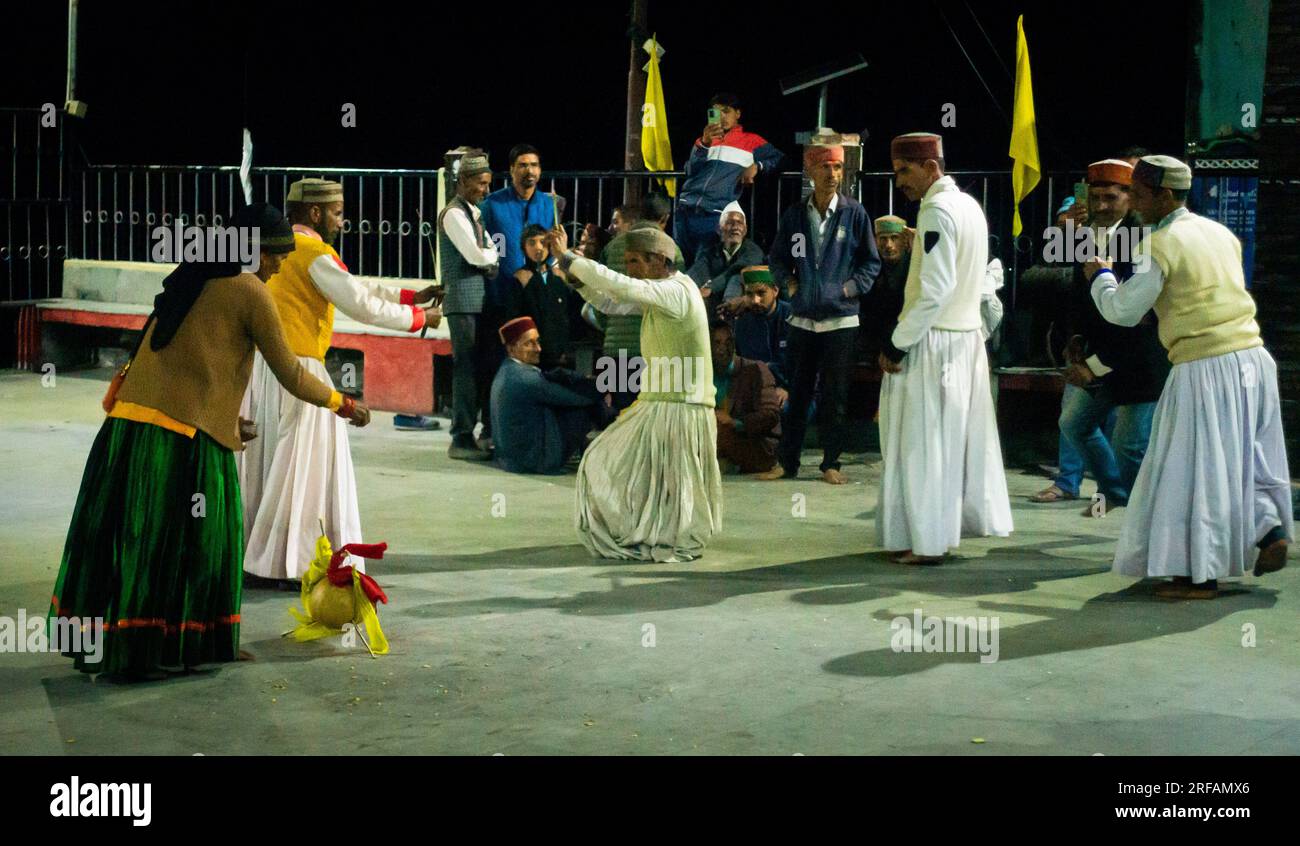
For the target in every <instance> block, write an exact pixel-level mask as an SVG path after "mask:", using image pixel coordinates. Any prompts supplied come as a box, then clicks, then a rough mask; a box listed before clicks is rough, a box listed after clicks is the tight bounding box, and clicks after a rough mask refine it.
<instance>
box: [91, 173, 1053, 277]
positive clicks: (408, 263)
mask: <svg viewBox="0 0 1300 846" xmlns="http://www.w3.org/2000/svg"><path fill="white" fill-rule="evenodd" d="M952 175H953V176H954V178H956V179H957V181H958V183H959V184H960V185H961V186H962V188H963V189H964V190H966V191H968V192H969V193H971V194H972V195H973V196H974V197H975V198H976V199H977V200H979V201H980V202H981V203H982V204H983V206H984V208H985V211H986V213H987V214H988V216H989V231H990V248H991V250H992V254H993V255H997V256H999V257H1000V258H1002V260H1003V262H1004V264H1005V265H1006V266H1007V267H1008V269H1009V270H1011V271H1012V273H1011V274H1009V276H1010V277H1011V279H1012V280H1014V268H1016V267H1017V266H1024V265H1025V264H1026V263H1027V262H1029V261H1030V260H1031V258H1032V255H1033V254H1034V253H1035V252H1036V249H1037V247H1038V246H1039V245H1040V244H1041V240H1042V236H1043V229H1044V228H1045V227H1046V226H1048V225H1051V223H1052V222H1053V220H1054V214H1055V210H1056V207H1057V206H1058V205H1059V203H1060V200H1061V199H1062V198H1063V197H1064V196H1066V195H1068V194H1069V193H1071V190H1072V185H1073V181H1074V180H1075V179H1076V178H1077V174H1059V173H1058V174H1048V175H1046V176H1045V177H1044V179H1043V183H1042V184H1041V185H1040V186H1039V187H1038V189H1037V190H1035V191H1034V192H1033V193H1032V194H1030V196H1029V197H1028V198H1027V199H1026V200H1025V201H1024V203H1023V204H1022V205H1021V214H1022V219H1023V220H1024V222H1025V231H1024V232H1023V233H1022V235H1021V237H1020V238H1018V239H1016V241H1015V243H1014V244H1013V242H1012V239H1011V237H1010V230H1011V199H1010V198H1011V179H1010V174H1009V173H1008V172H1006V171H956V172H953V174H952ZM306 176H315V177H323V178H328V179H335V180H338V181H339V182H341V183H342V184H343V186H344V194H345V196H346V198H347V199H346V202H345V203H344V210H345V221H344V225H343V232H342V234H341V235H340V239H339V242H338V245H337V246H338V249H339V253H340V254H341V255H342V256H343V258H344V261H346V262H347V263H348V265H349V266H350V268H351V269H352V270H353V272H355V273H358V274H362V275H368V276H388V277H409V278H424V279H428V278H433V277H434V276H435V270H434V268H435V264H434V250H435V248H436V238H434V237H433V236H434V232H433V227H434V225H435V221H436V218H437V212H438V209H439V208H440V206H439V203H440V202H441V201H445V199H446V197H447V196H449V193H448V192H449V190H450V189H449V188H448V187H443V188H442V194H441V197H440V184H444V185H445V183H443V176H444V174H443V172H442V171H440V170H394V169H388V170H380V169H357V168H302V167H298V168H293V167H285V168H282V167H265V168H254V169H253V171H252V174H251V177H252V178H251V183H252V190H253V196H254V199H255V200H265V201H267V202H271V203H273V204H276V205H283V199H284V196H285V194H286V193H287V192H288V186H289V185H290V183H292V182H293V181H295V180H297V179H300V178H302V177H306ZM672 176H675V177H681V176H682V174H681V173H680V172H676V173H672V174H663V175H655V176H651V175H648V174H646V173H644V172H639V171H638V172H628V171H564V172H556V173H547V174H544V176H543V179H542V183H541V188H542V189H543V190H546V191H551V192H554V193H556V194H558V195H559V196H560V197H561V202H562V204H563V208H562V211H561V219H562V221H563V222H564V223H565V225H566V226H574V225H575V224H579V223H592V222H594V223H599V224H600V225H602V226H603V225H608V223H609V221H610V217H611V215H612V212H613V209H614V208H615V207H616V206H617V205H618V204H619V203H620V202H621V201H622V197H623V191H624V184H625V182H626V181H628V180H636V181H639V182H641V183H642V190H643V191H644V190H649V189H654V188H658V183H659V181H660V179H662V178H664V177H672ZM506 184H508V179H507V178H506V177H505V176H501V177H500V178H499V179H498V183H497V186H498V187H504V186H505V185H506ZM804 185H805V180H804V178H803V176H802V174H801V173H799V172H785V173H780V174H777V175H775V176H773V177H769V178H766V179H762V178H760V179H759V180H758V181H757V183H756V184H755V185H753V186H750V187H749V188H747V189H746V190H745V192H744V195H743V196H742V199H741V203H742V205H743V206H744V207H745V208H746V210H747V213H748V216H749V220H750V228H751V233H752V235H753V237H754V238H755V240H756V241H758V242H759V243H760V244H766V242H767V241H768V240H770V238H771V236H772V234H773V233H774V232H775V230H776V224H777V220H778V218H779V216H780V213H781V211H782V210H783V209H784V208H785V207H786V206H788V205H789V204H790V203H791V202H794V201H795V200H797V199H798V198H799V197H800V196H801V193H802V192H803V191H804ZM853 193H854V195H855V196H856V197H857V198H858V199H859V200H861V201H863V202H864V203H865V204H866V205H867V207H868V210H869V211H870V212H871V213H872V214H874V215H880V214H886V213H890V212H895V213H900V214H902V215H903V216H905V217H909V218H910V217H914V215H915V209H914V207H907V204H906V202H905V201H904V200H903V199H902V197H901V195H899V194H898V193H897V192H896V191H895V190H894V185H893V178H892V175H891V174H889V173H887V172H864V173H861V174H859V178H858V180H857V184H856V185H855V186H854V188H853ZM69 203H70V207H71V217H72V222H71V229H70V232H69V235H70V244H69V250H70V253H69V254H70V255H71V256H73V257H76V258H90V259H103V260H131V261H148V260H150V247H151V239H150V235H151V233H152V232H153V231H154V229H155V228H156V227H158V226H166V227H171V226H174V225H176V224H177V223H179V224H181V225H182V226H189V225H197V226H205V225H209V224H211V225H218V224H221V223H222V222H223V221H225V220H229V219H230V217H231V216H232V215H233V213H234V210H235V209H236V208H238V207H239V205H241V204H242V203H243V191H242V188H241V187H240V181H239V173H238V168H236V167H234V166H163V165H90V166H87V167H84V168H79V169H76V170H75V171H74V172H73V174H72V179H71V191H70V198H69ZM913 206H914V204H913Z"/></svg>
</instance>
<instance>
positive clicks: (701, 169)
mask: <svg viewBox="0 0 1300 846" xmlns="http://www.w3.org/2000/svg"><path fill="white" fill-rule="evenodd" d="M782 158H784V156H783V155H782V153H781V151H780V150H778V149H777V148H776V147H774V146H772V145H771V144H770V143H769V142H768V141H767V139H765V138H764V137H763V136H761V135H757V134H755V133H753V132H746V131H745V128H744V127H743V126H741V125H740V124H736V125H735V126H733V127H732V128H731V129H730V130H728V131H727V132H726V134H724V135H723V136H722V137H721V138H720V139H718V140H717V141H714V142H713V143H712V144H710V145H709V146H707V147H706V146H704V143H703V139H702V138H697V139H696V140H695V146H694V147H692V148H691V157H690V159H688V160H687V162H686V179H685V180H683V182H682V186H681V190H680V193H679V194H678V195H677V212H676V215H675V216H674V220H673V238H674V239H675V240H676V241H677V246H679V247H681V250H682V257H683V258H685V259H686V264H687V266H689V265H690V264H691V263H692V262H693V261H694V260H695V255H696V254H697V253H698V252H699V251H700V250H702V249H704V248H705V247H707V246H708V245H709V244H710V243H712V242H713V241H716V240H717V238H718V218H719V217H720V216H721V215H722V209H723V208H724V207H725V206H726V205H727V204H728V203H730V202H732V201H734V200H737V199H739V198H740V192H741V188H742V186H741V184H740V177H741V174H742V173H743V172H744V171H745V169H746V168H748V167H749V166H750V165H754V164H756V165H758V169H759V171H760V172H763V171H769V170H775V169H776V168H777V166H778V165H779V164H780V163H781V159H782Z"/></svg>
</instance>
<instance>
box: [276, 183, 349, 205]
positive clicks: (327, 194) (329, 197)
mask: <svg viewBox="0 0 1300 846" xmlns="http://www.w3.org/2000/svg"><path fill="white" fill-rule="evenodd" d="M285 200H286V201H287V202H290V203H339V202H342V201H343V186H342V185H341V184H339V183H338V182H334V181H332V180H329V179H299V180H298V181H297V182H295V183H293V184H292V185H290V186H289V196H287V197H285Z"/></svg>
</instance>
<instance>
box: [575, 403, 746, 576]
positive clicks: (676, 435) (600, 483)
mask: <svg viewBox="0 0 1300 846" xmlns="http://www.w3.org/2000/svg"><path fill="white" fill-rule="evenodd" d="M717 444H718V429H717V422H716V419H715V418H714V412H713V409H712V408H708V407H707V406H703V405H692V404H689V403H681V402H647V401H644V400H637V401H636V402H635V403H633V404H632V405H631V406H630V407H629V408H628V409H627V410H626V411H624V412H623V413H622V414H621V415H619V418H618V419H617V420H616V421H614V423H612V424H611V425H610V427H609V428H608V429H606V430H605V431H604V432H602V433H601V434H600V436H599V437H598V438H596V440H595V441H593V442H592V444H591V446H590V447H588V448H587V452H586V454H585V455H584V456H583V457H582V464H581V465H579V467H578V485H577V490H576V494H575V506H576V508H575V514H574V526H575V527H576V528H577V530H578V537H579V538H580V539H581V540H582V545H583V546H585V547H586V548H587V550H588V551H589V552H590V553H591V554H592V556H593V557H595V558H618V559H632V560H637V561H661V562H676V561H690V560H692V559H695V558H698V557H699V556H700V554H701V553H702V552H703V551H704V547H705V545H706V544H707V543H708V542H709V539H710V538H711V537H713V534H714V533H715V532H717V531H720V530H721V529H722V474H721V472H720V471H719V470H718V457H717Z"/></svg>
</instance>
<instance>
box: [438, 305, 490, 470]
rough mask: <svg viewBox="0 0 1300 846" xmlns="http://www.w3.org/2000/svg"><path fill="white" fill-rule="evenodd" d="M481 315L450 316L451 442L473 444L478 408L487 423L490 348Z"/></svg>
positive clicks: (465, 444) (448, 319)
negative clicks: (486, 347)
mask: <svg viewBox="0 0 1300 846" xmlns="http://www.w3.org/2000/svg"><path fill="white" fill-rule="evenodd" d="M481 324H482V317H481V316H480V315H477V314H449V315H447V329H448V331H449V332H450V333H451V441H452V443H453V444H456V445H459V446H473V444H474V427H475V426H476V425H477V424H478V416H479V411H480V410H482V411H483V412H484V414H483V416H484V423H486V422H487V407H488V406H487V402H486V401H485V400H486V394H487V392H488V391H489V390H490V389H491V386H492V383H491V378H490V377H489V376H488V375H487V372H486V369H487V364H488V361H487V359H488V351H487V350H486V349H485V344H484V338H483V327H482V325H481Z"/></svg>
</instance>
